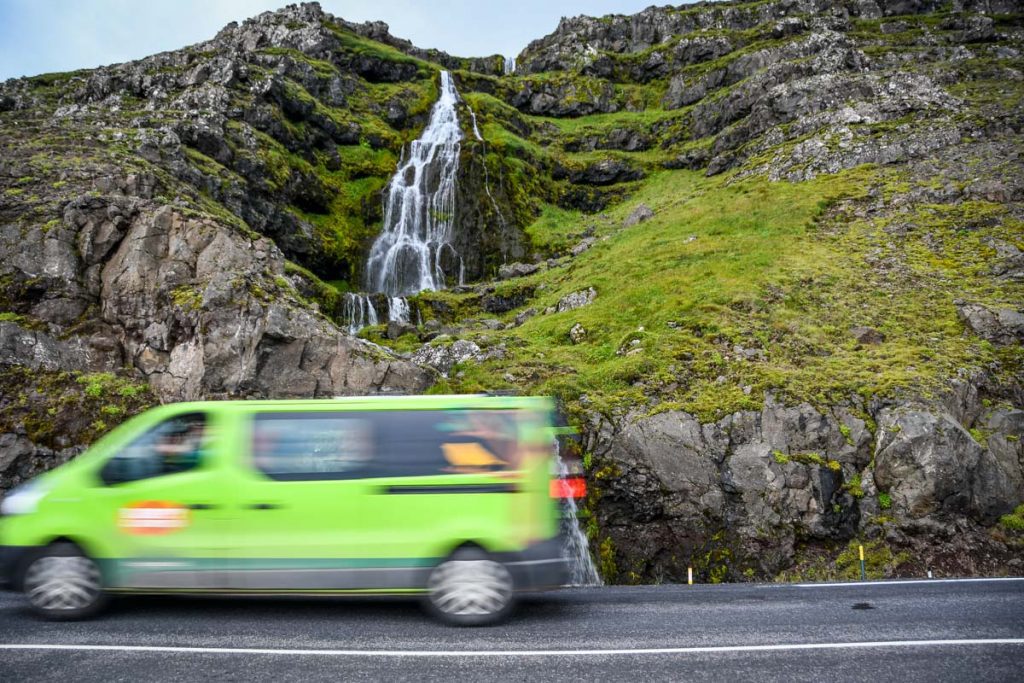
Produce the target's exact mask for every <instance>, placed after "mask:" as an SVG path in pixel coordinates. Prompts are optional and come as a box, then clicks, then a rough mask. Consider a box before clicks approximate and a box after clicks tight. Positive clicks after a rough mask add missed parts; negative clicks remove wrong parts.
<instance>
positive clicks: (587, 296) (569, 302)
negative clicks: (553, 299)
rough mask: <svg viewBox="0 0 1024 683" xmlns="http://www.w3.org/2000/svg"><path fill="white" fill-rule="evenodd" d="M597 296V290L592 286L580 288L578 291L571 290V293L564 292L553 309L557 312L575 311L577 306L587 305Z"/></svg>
mask: <svg viewBox="0 0 1024 683" xmlns="http://www.w3.org/2000/svg"><path fill="white" fill-rule="evenodd" d="M595 298H597V290H596V289H594V288H593V287H588V288H587V289H584V290H581V291H579V292H573V293H572V294H566V295H565V296H563V297H562V298H561V299H559V300H558V305H557V306H556V307H555V310H556V311H557V312H559V313H564V312H565V311H575V310H576V309H577V308H583V307H584V306H589V305H590V304H592V303H593V302H594V299H595Z"/></svg>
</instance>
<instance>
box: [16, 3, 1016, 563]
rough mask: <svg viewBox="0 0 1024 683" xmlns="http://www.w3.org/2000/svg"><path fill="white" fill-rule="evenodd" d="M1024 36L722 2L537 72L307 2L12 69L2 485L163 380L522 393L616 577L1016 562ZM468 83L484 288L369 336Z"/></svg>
mask: <svg viewBox="0 0 1024 683" xmlns="http://www.w3.org/2000/svg"><path fill="white" fill-rule="evenodd" d="M1022 50H1024V14H1022V12H1021V9H1020V7H1019V6H1018V3H1014V2H1000V1H998V0H992V1H987V2H986V1H983V0H978V1H971V0H960V1H954V2H929V1H928V0H893V1H890V2H880V1H879V2H876V1H874V0H847V1H845V2H820V1H817V0H778V1H775V0H768V1H762V2H721V3H712V4H697V5H683V6H680V7H678V8H671V7H662V8H655V7H652V8H649V9H647V10H645V11H643V12H641V13H639V14H637V15H633V16H608V17H601V18H591V17H576V18H569V19H564V20H563V21H562V22H561V23H560V24H559V26H558V27H557V29H556V30H555V32H554V33H552V34H551V35H549V36H546V37H544V38H542V39H540V40H537V41H534V42H533V43H531V44H530V45H529V46H528V47H527V48H526V50H524V52H523V53H522V54H521V55H519V56H518V59H517V64H518V68H517V70H516V72H515V73H513V74H510V75H506V74H503V68H502V67H503V60H501V58H499V57H489V58H481V59H463V58H456V57H452V56H449V55H446V54H444V53H440V52H436V51H423V50H419V49H418V48H416V47H414V46H412V45H411V44H409V43H407V42H406V41H402V40H400V39H397V38H394V37H392V36H390V34H389V33H388V30H387V27H386V26H385V25H383V24H379V23H377V24H365V25H355V24H350V23H348V22H345V21H344V20H342V19H339V18H336V17H332V16H330V15H328V14H325V13H324V12H323V11H322V10H321V9H320V8H319V7H318V6H317V5H311V4H308V5H301V6H289V7H288V8H285V9H283V10H281V11H279V12H274V13H266V14H263V15H261V16H259V17H257V18H255V19H252V20H249V21H246V22H244V23H243V24H241V25H231V26H229V27H227V28H225V29H224V30H223V31H222V32H221V33H220V34H218V35H217V36H216V37H215V38H214V39H212V40H211V41H208V42H207V43H202V44H199V45H196V46H192V47H189V48H185V49H183V50H180V51H176V52H171V53H165V54H161V55H155V56H153V57H150V58H147V59H144V60H141V61H139V62H133V63H129V64H123V65H115V66H111V67H105V68H102V69H97V70H93V71H84V72H76V73H69V74H47V75H43V76H37V77H33V78H26V79H19V80H12V81H8V82H7V83H5V84H3V85H2V86H0V131H2V133H0V135H2V144H3V155H2V156H0V188H2V194H0V244H2V248H0V253H2V254H3V259H2V262H0V297H2V298H0V309H2V310H3V312H0V375H2V376H0V386H3V397H2V405H0V409H2V413H0V431H2V432H3V433H2V435H0V473H2V474H0V477H2V479H0V486H8V485H10V484H12V483H16V482H17V481H19V480H20V479H22V478H24V477H26V476H29V475H31V474H33V473H35V472H37V471H39V470H41V469H43V468H46V467H49V466H52V465H53V464H55V463H56V462H59V461H61V460H63V459H65V458H67V457H70V456H71V455H72V454H74V453H75V452H77V451H78V450H80V448H81V447H82V446H83V445H85V444H86V443H88V442H89V441H90V440H91V439H92V438H94V437H95V436H96V435H98V434H99V433H102V431H104V430H105V429H107V428H109V427H110V426H112V425H113V424H115V423H116V422H117V421H118V420H120V419H123V417H124V416H126V415H129V414H132V413H133V412H135V411H137V410H139V409H141V408H143V407H145V406H146V405H148V404H150V403H152V402H154V401H168V400H180V399H185V398H194V397H212V398H219V397H227V396H325V395H335V394H343V393H366V392H377V391H395V392H419V391H426V390H428V389H429V390H431V391H478V390H481V389H515V390H518V391H528V392H537V393H550V394H553V395H555V396H557V397H558V398H559V399H560V400H561V401H562V404H563V406H564V409H565V412H566V416H567V417H568V419H570V421H571V422H572V423H573V424H575V425H576V426H578V427H579V429H580V434H579V437H578V439H575V440H573V441H572V442H571V443H567V444H566V447H567V448H569V449H570V450H574V451H575V452H576V454H577V455H578V456H579V457H580V458H581V459H582V462H583V464H584V466H585V468H586V471H587V473H588V477H589V479H590V482H591V494H590V497H589V498H588V500H587V501H586V505H585V509H584V522H585V524H586V527H587V532H588V535H589V536H590V538H591V541H592V548H593V549H594V552H595V554H596V555H597V557H598V560H599V563H600V565H601V567H602V570H603V572H604V574H605V577H606V578H607V579H609V580H613V581H647V580H679V579H681V578H682V577H684V576H685V574H686V567H687V566H693V567H695V568H696V570H697V573H698V577H699V578H700V579H701V580H743V579H745V578H751V577H776V576H780V575H781V576H807V577H822V576H836V575H845V574H846V573H847V572H850V571H853V569H854V563H853V562H852V556H851V554H850V552H849V550H848V546H849V544H850V543H851V542H856V541H858V540H859V541H864V542H866V543H867V544H868V550H869V560H870V570H871V571H872V573H873V574H876V575H892V574H917V573H921V572H923V571H924V570H925V569H926V568H927V567H934V568H936V569H937V570H939V571H944V572H955V573H1007V572H1019V571H1020V568H1021V566H1022V562H1024V539H1022V536H1021V531H1022V529H1024V517H1022V516H1021V515H1022V514H1024V509H1021V508H1019V507H1018V506H1019V505H1020V504H1021V503H1022V501H1024V447H1022V445H1021V441H1020V438H1021V436H1022V433H1024V410H1022V408H1024V388H1022V383H1021V377H1022V371H1021V369H1022V363H1024V352H1022V347H1021V342H1022V341H1024V313H1022V310H1021V309H1022V304H1024V255H1022V251H1021V250H1022V249H1024V204H1022V201H1024V181H1022V178H1024V174H1022V171H1024V168H1022V167H1024V159H1022V152H1024V146H1022V144H1021V134H1022V126H1024V100H1022V96H1024V57H1022ZM442 68H444V69H448V70H450V71H451V72H452V73H453V75H454V77H455V80H456V82H457V85H458V88H459V91H460V93H461V95H462V100H463V101H462V102H461V104H460V106H459V118H460V122H461V125H462V127H463V130H464V140H463V144H462V152H461V157H462V158H461V160H460V164H459V169H460V171H459V181H458V196H457V199H456V224H457V231H456V237H455V240H456V244H457V248H458V251H459V252H460V253H461V254H463V255H464V257H465V267H466V277H467V280H468V281H469V283H468V284H467V285H464V286H456V283H455V282H452V283H450V285H451V286H450V288H449V289H448V290H445V291H441V292H425V293H422V294H421V295H419V296H418V297H414V298H413V300H412V301H411V306H412V308H413V309H414V312H415V315H414V316H413V319H414V320H415V321H417V322H418V323H419V324H417V325H397V324H391V325H388V326H383V325H381V326H375V327H369V328H366V329H364V330H362V331H361V332H360V333H359V335H358V336H353V335H349V334H347V333H345V332H344V331H343V330H344V329H345V326H346V325H345V324H346V321H345V319H344V310H343V306H342V298H343V294H344V292H345V291H346V290H347V289H349V288H352V289H359V288H360V286H361V283H362V277H363V273H362V264H363V262H364V259H365V256H366V251H367V249H368V247H369V243H370V242H371V241H372V239H373V237H374V235H375V234H376V232H377V231H378V230H379V229H380V223H381V218H382V216H381V190H382V189H383V188H384V186H385V184H386V182H387V179H388V177H389V176H390V175H391V174H392V173H393V172H394V169H395V167H396V164H397V161H398V159H399V157H400V156H401V154H402V149H403V146H404V145H406V144H407V143H408V142H409V141H411V140H412V139H414V138H415V137H416V136H417V135H418V133H419V131H420V130H422V128H423V126H424V125H425V124H426V119H427V114H428V112H429V108H430V106H431V104H432V102H433V101H434V99H436V97H437V88H438V86H437V83H438V79H437V75H438V72H439V70H440V69H442ZM474 126H478V128H477V129H476V130H475V129H474ZM477 131H478V132H479V133H480V135H479V138H478V137H477V134H476V133H477ZM1015 509H1016V510H1017V512H1014V511H1015Z"/></svg>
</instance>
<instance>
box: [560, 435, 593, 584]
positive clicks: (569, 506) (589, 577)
mask: <svg viewBox="0 0 1024 683" xmlns="http://www.w3.org/2000/svg"><path fill="white" fill-rule="evenodd" d="M555 449H556V450H555V457H556V460H555V462H556V463H557V465H558V476H559V477H567V476H570V472H569V466H568V465H566V464H565V461H564V460H562V455H561V453H560V452H559V451H558V445H557V443H556V445H555ZM562 524H563V526H564V529H565V554H566V556H567V557H568V558H569V559H570V560H571V562H572V565H571V570H572V576H571V578H570V581H571V583H572V585H574V586H603V585H604V582H603V581H601V575H600V574H599V573H598V571H597V567H596V566H595V565H594V558H592V557H591V556H590V543H589V542H588V541H587V535H586V534H585V533H583V529H581V528H580V520H579V507H578V506H577V505H576V499H575V498H566V499H565V518H564V519H563V520H562Z"/></svg>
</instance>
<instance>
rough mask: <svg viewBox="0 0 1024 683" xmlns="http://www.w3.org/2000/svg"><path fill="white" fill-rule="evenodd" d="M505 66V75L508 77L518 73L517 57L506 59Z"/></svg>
mask: <svg viewBox="0 0 1024 683" xmlns="http://www.w3.org/2000/svg"><path fill="white" fill-rule="evenodd" d="M504 66H505V75H506V76H511V75H512V74H514V73H515V72H516V58H515V57H505V65H504Z"/></svg>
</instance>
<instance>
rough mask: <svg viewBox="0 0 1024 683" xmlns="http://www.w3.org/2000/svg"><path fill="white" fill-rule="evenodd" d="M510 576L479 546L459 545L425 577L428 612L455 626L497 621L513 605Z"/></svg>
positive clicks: (507, 612) (512, 589)
mask: <svg viewBox="0 0 1024 683" xmlns="http://www.w3.org/2000/svg"><path fill="white" fill-rule="evenodd" d="M514 588H515V586H514V584H513V581H512V575H511V574H510V573H509V571H508V569H507V568H506V567H505V565H503V564H502V563H500V562H497V561H496V560H494V559H493V558H491V557H490V556H489V555H488V554H487V553H485V552H484V551H483V550H480V549H479V548H460V549H459V550H457V551H455V553H453V554H452V555H451V556H450V557H449V558H448V559H446V560H445V561H444V562H442V563H441V564H439V565H437V566H436V567H434V569H433V571H431V573H430V577H429V578H428V579H427V605H428V608H429V610H430V611H431V613H433V614H434V616H436V617H438V618H439V619H441V620H442V621H444V622H446V623H448V624H452V625H455V626H485V625H488V624H496V623H498V622H500V621H502V620H503V619H504V618H505V617H507V616H508V615H509V613H510V612H511V611H512V607H513V591H514Z"/></svg>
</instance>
